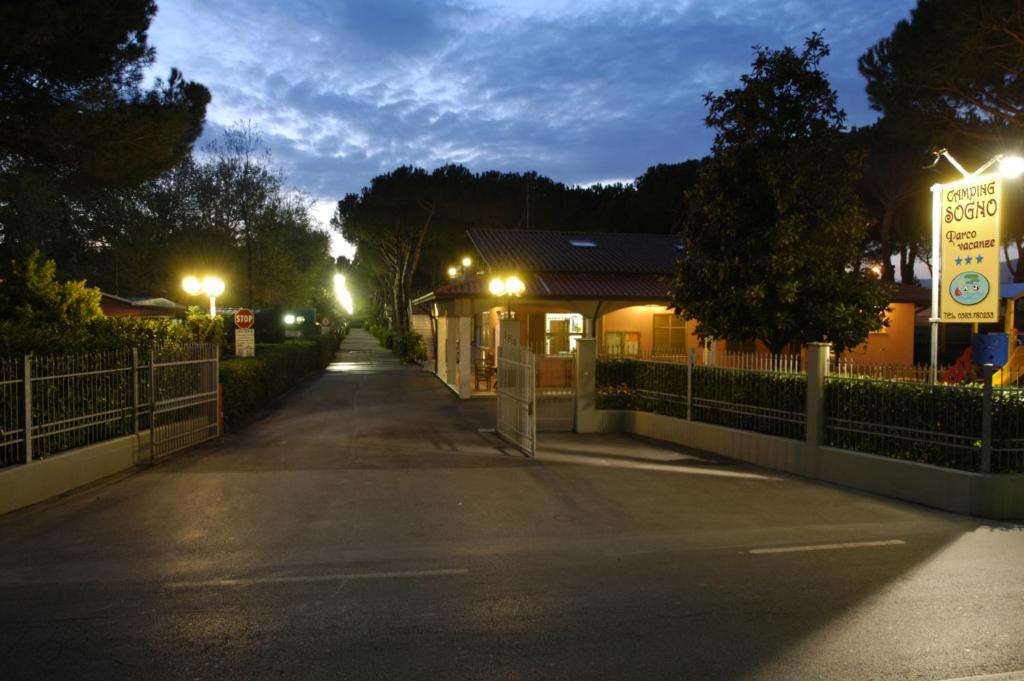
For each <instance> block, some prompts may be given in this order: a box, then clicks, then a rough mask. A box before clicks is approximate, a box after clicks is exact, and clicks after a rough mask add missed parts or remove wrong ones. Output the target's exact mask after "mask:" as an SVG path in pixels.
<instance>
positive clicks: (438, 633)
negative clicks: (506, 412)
mask: <svg viewBox="0 0 1024 681" xmlns="http://www.w3.org/2000/svg"><path fill="white" fill-rule="evenodd" d="M337 359H338V361H337V362H336V363H335V364H332V365H331V367H330V369H329V370H328V371H327V372H325V373H324V374H323V375H322V376H320V377H318V378H317V379H315V380H313V381H311V382H309V383H307V384H306V385H304V386H303V387H302V388H300V389H299V390H297V391H296V392H295V393H293V394H292V395H291V396H289V398H288V399H287V400H286V402H285V403H284V404H283V405H282V406H281V407H280V408H279V409H278V410H276V411H275V412H274V413H273V414H272V415H270V416H268V417H267V418H265V419H264V420H262V421H260V422H257V423H256V424H254V425H253V426H251V427H250V428H248V429H247V430H246V431H245V432H244V433H242V434H240V435H234V436H230V437H226V438H224V439H223V440H221V441H218V442H216V443H211V444H210V445H207V446H203V447H199V448H196V449H195V450H193V451H191V452H188V453H185V454H182V455H179V456H176V457H172V458H171V459H169V460H167V461H165V462H162V463H160V464H158V465H156V466H154V467H152V468H150V469H145V470H142V471H141V472H139V473H135V474H132V475H128V476H124V477H122V478H120V479H118V480H116V481H111V482H108V483H104V484H101V485H98V486H95V487H92V488H90V489H86V490H82V491H79V492H76V493H73V494H70V495H68V496H66V497H65V498H62V499H57V500H54V501H52V502H47V503H44V504H41V505H39V506H36V507H33V508H30V509H25V510H23V511H19V512H16V513H13V514H9V515H7V516H4V517H3V518H0V623H2V624H3V627H2V632H3V633H2V635H0V677H2V678H4V679H22V678H32V679H54V678H75V679H117V678H131V679H135V678H146V679H154V678H155V679H184V678H190V679H191V678H196V679H218V680H219V679H232V678H239V679H264V678H266V679H271V678H273V679H277V678H297V679H305V678H324V679H615V680H619V679H780V680H781V679H786V680H789V679H815V680H817V679H900V680H903V679H932V680H938V679H949V678H956V677H965V676H971V675H983V674H1002V673H1005V672H1011V671H1013V670H1022V669H1024V569H1022V566H1024V532H1022V529H1021V527H1019V526H1011V525H997V526H991V525H988V524H985V523H979V522H974V521H971V520H969V519H964V518H959V517H956V516H951V515H945V514H941V513H935V512H931V511H927V510H924V509H921V508H918V507H914V506H910V505H906V504H902V503H898V502H891V501H887V500H882V499H878V498H875V497H870V496H867V495H860V494H856V493H852V492H849V491H844V490H840V489H836V488H832V487H828V486H824V485H818V484H812V483H808V482H804V481H800V480H797V479H793V478H789V477H786V476H781V475H776V474H774V473H772V472H769V471H765V470H760V469H756V468H753V467H751V466H747V465H743V464H738V463H735V462H730V461H725V460H719V459H714V458H712V457H707V456H702V455H700V454H695V453H693V452H686V451H682V450H679V449H677V448H672V447H666V446H661V445H659V444H657V443H653V442H648V441H643V440H639V439H635V438H628V437H621V436H616V437H606V436H587V437H580V436H571V435H561V436H546V437H544V436H542V438H543V439H542V445H543V446H542V449H541V452H540V454H539V456H538V459H537V460H527V459H524V458H523V457H522V456H520V455H519V454H517V453H515V452H514V451H513V450H511V449H509V448H507V447H504V446H502V444H501V443H500V442H498V441H497V440H495V439H494V436H493V435H492V434H489V433H486V432H480V429H481V428H487V427H489V426H491V425H492V424H493V409H494V403H493V402H491V401H487V400H471V401H468V402H465V401H464V402H460V401H458V400H457V399H455V398H454V396H453V395H452V394H451V393H450V392H449V391H448V390H447V389H446V388H445V387H443V386H442V385H441V384H440V383H439V382H438V381H437V380H436V379H435V378H433V377H432V376H431V375H429V374H428V373H427V372H424V371H422V370H420V369H419V368H416V367H409V366H403V365H401V364H399V363H398V362H397V361H395V360H394V358H393V357H391V356H390V355H389V354H388V353H386V352H385V351H383V350H381V349H380V348H379V347H377V346H376V343H375V342H374V341H373V339H372V338H370V337H369V336H368V335H366V334H365V333H362V332H360V331H356V332H354V333H353V334H352V336H351V337H350V338H349V339H348V340H346V342H345V344H344V346H343V350H342V352H341V353H340V354H339V356H338V358H337ZM1019 677H1024V674H1021V675H1019V676H1018V677H1014V678H1019ZM992 678H1000V677H992ZM1003 678H1006V677H1003Z"/></svg>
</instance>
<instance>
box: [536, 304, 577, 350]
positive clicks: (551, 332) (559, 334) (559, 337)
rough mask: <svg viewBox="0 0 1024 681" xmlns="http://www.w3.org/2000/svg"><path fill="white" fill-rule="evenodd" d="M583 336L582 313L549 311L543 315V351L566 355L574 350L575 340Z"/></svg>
mask: <svg viewBox="0 0 1024 681" xmlns="http://www.w3.org/2000/svg"><path fill="white" fill-rule="evenodd" d="M582 337H583V315H581V314H577V313H551V314H546V315H544V353H545V354H547V355H568V354H569V353H572V352H575V351H576V341H577V340H579V339H580V338H582Z"/></svg>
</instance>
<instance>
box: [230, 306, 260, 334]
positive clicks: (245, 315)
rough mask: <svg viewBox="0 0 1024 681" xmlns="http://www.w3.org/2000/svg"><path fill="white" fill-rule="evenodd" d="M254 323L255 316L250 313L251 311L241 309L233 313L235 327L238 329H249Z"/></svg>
mask: <svg viewBox="0 0 1024 681" xmlns="http://www.w3.org/2000/svg"><path fill="white" fill-rule="evenodd" d="M255 323H256V315H254V314H253V313H252V310H250V309H248V308H245V307H243V308H242V309H240V310H239V311H238V312H236V313H235V326H237V327H238V328H240V329H251V328H252V325H253V324H255Z"/></svg>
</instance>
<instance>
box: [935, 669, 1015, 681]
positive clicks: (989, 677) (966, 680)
mask: <svg viewBox="0 0 1024 681" xmlns="http://www.w3.org/2000/svg"><path fill="white" fill-rule="evenodd" d="M943 681H1024V670H1021V671H1017V672H1004V673H1002V674H982V675H981V676H960V677H957V678H955V679H943Z"/></svg>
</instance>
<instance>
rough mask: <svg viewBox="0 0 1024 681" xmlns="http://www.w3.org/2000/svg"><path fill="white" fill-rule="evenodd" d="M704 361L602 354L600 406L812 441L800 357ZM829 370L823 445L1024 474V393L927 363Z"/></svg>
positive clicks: (841, 365) (842, 365)
mask: <svg viewBox="0 0 1024 681" xmlns="http://www.w3.org/2000/svg"><path fill="white" fill-rule="evenodd" d="M701 359H702V357H701V353H700V352H699V351H698V352H691V353H689V356H688V361H685V362H682V363H681V362H664V361H655V360H651V359H624V358H619V357H608V356H603V357H599V359H598V362H597V366H596V376H595V378H596V390H597V394H596V396H595V397H596V403H597V407H598V409H632V410H637V411H649V412H654V413H658V414H664V415H667V416H673V417H676V418H680V419H688V420H692V421H699V422H704V423H712V424H716V425H722V426H728V427H731V428H737V429H741V430H749V431H755V432H759V433H767V434H771V435H779V436H782V437H788V438H793V439H803V438H805V437H807V435H808V431H807V418H808V417H807V411H808V407H809V405H808V389H809V386H808V379H807V375H806V374H805V373H804V372H803V371H802V370H801V369H800V368H799V367H801V366H802V364H801V362H800V361H799V360H800V357H799V356H788V357H771V356H770V355H763V356H761V357H760V358H759V357H756V356H751V355H750V354H747V353H742V354H740V353H735V354H733V353H729V354H725V355H720V356H719V357H718V358H717V359H716V360H715V361H716V362H717V366H707V365H704V364H703V363H702V362H701V361H700V360H701ZM723 365H725V366H723ZM823 366H825V365H823ZM827 366H828V369H827V371H826V374H827V377H825V378H824V379H823V384H821V385H819V383H818V382H817V381H816V382H815V386H816V388H815V391H814V393H813V395H815V397H814V401H815V403H816V404H818V403H819V402H818V400H819V397H818V396H819V395H820V396H822V397H820V399H821V403H820V404H821V406H820V407H819V408H818V409H817V411H818V412H820V413H821V417H820V418H821V419H822V420H823V422H822V421H816V423H818V424H821V425H818V426H816V427H819V428H820V427H822V426H823V429H824V437H825V439H824V441H821V442H820V444H824V445H828V446H833V447H838V448H842V449H851V450H855V451H859V452H865V453H870V454H878V455H881V456H887V457H891V458H896V459H904V460H908V461H915V462H919V463H928V464H932V465H937V466H944V467H948V468H957V469H960V470H967V471H979V472H993V473H1024V388H1021V387H1009V386H993V385H991V383H990V384H989V387H988V388H986V387H985V384H984V383H983V382H978V381H977V379H976V377H972V376H969V377H968V380H966V381H964V382H962V383H960V384H939V385H931V384H930V383H928V378H929V373H930V372H929V370H928V368H927V367H912V366H898V365H886V364H867V363H861V362H852V361H849V360H842V359H841V360H838V361H835V360H833V361H832V362H831V363H828V364H827ZM759 367H765V368H763V369H762V368H759ZM939 373H940V376H942V375H949V374H950V372H949V371H947V370H941V371H940V372H939ZM818 432H820V431H818ZM816 441H817V440H816Z"/></svg>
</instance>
